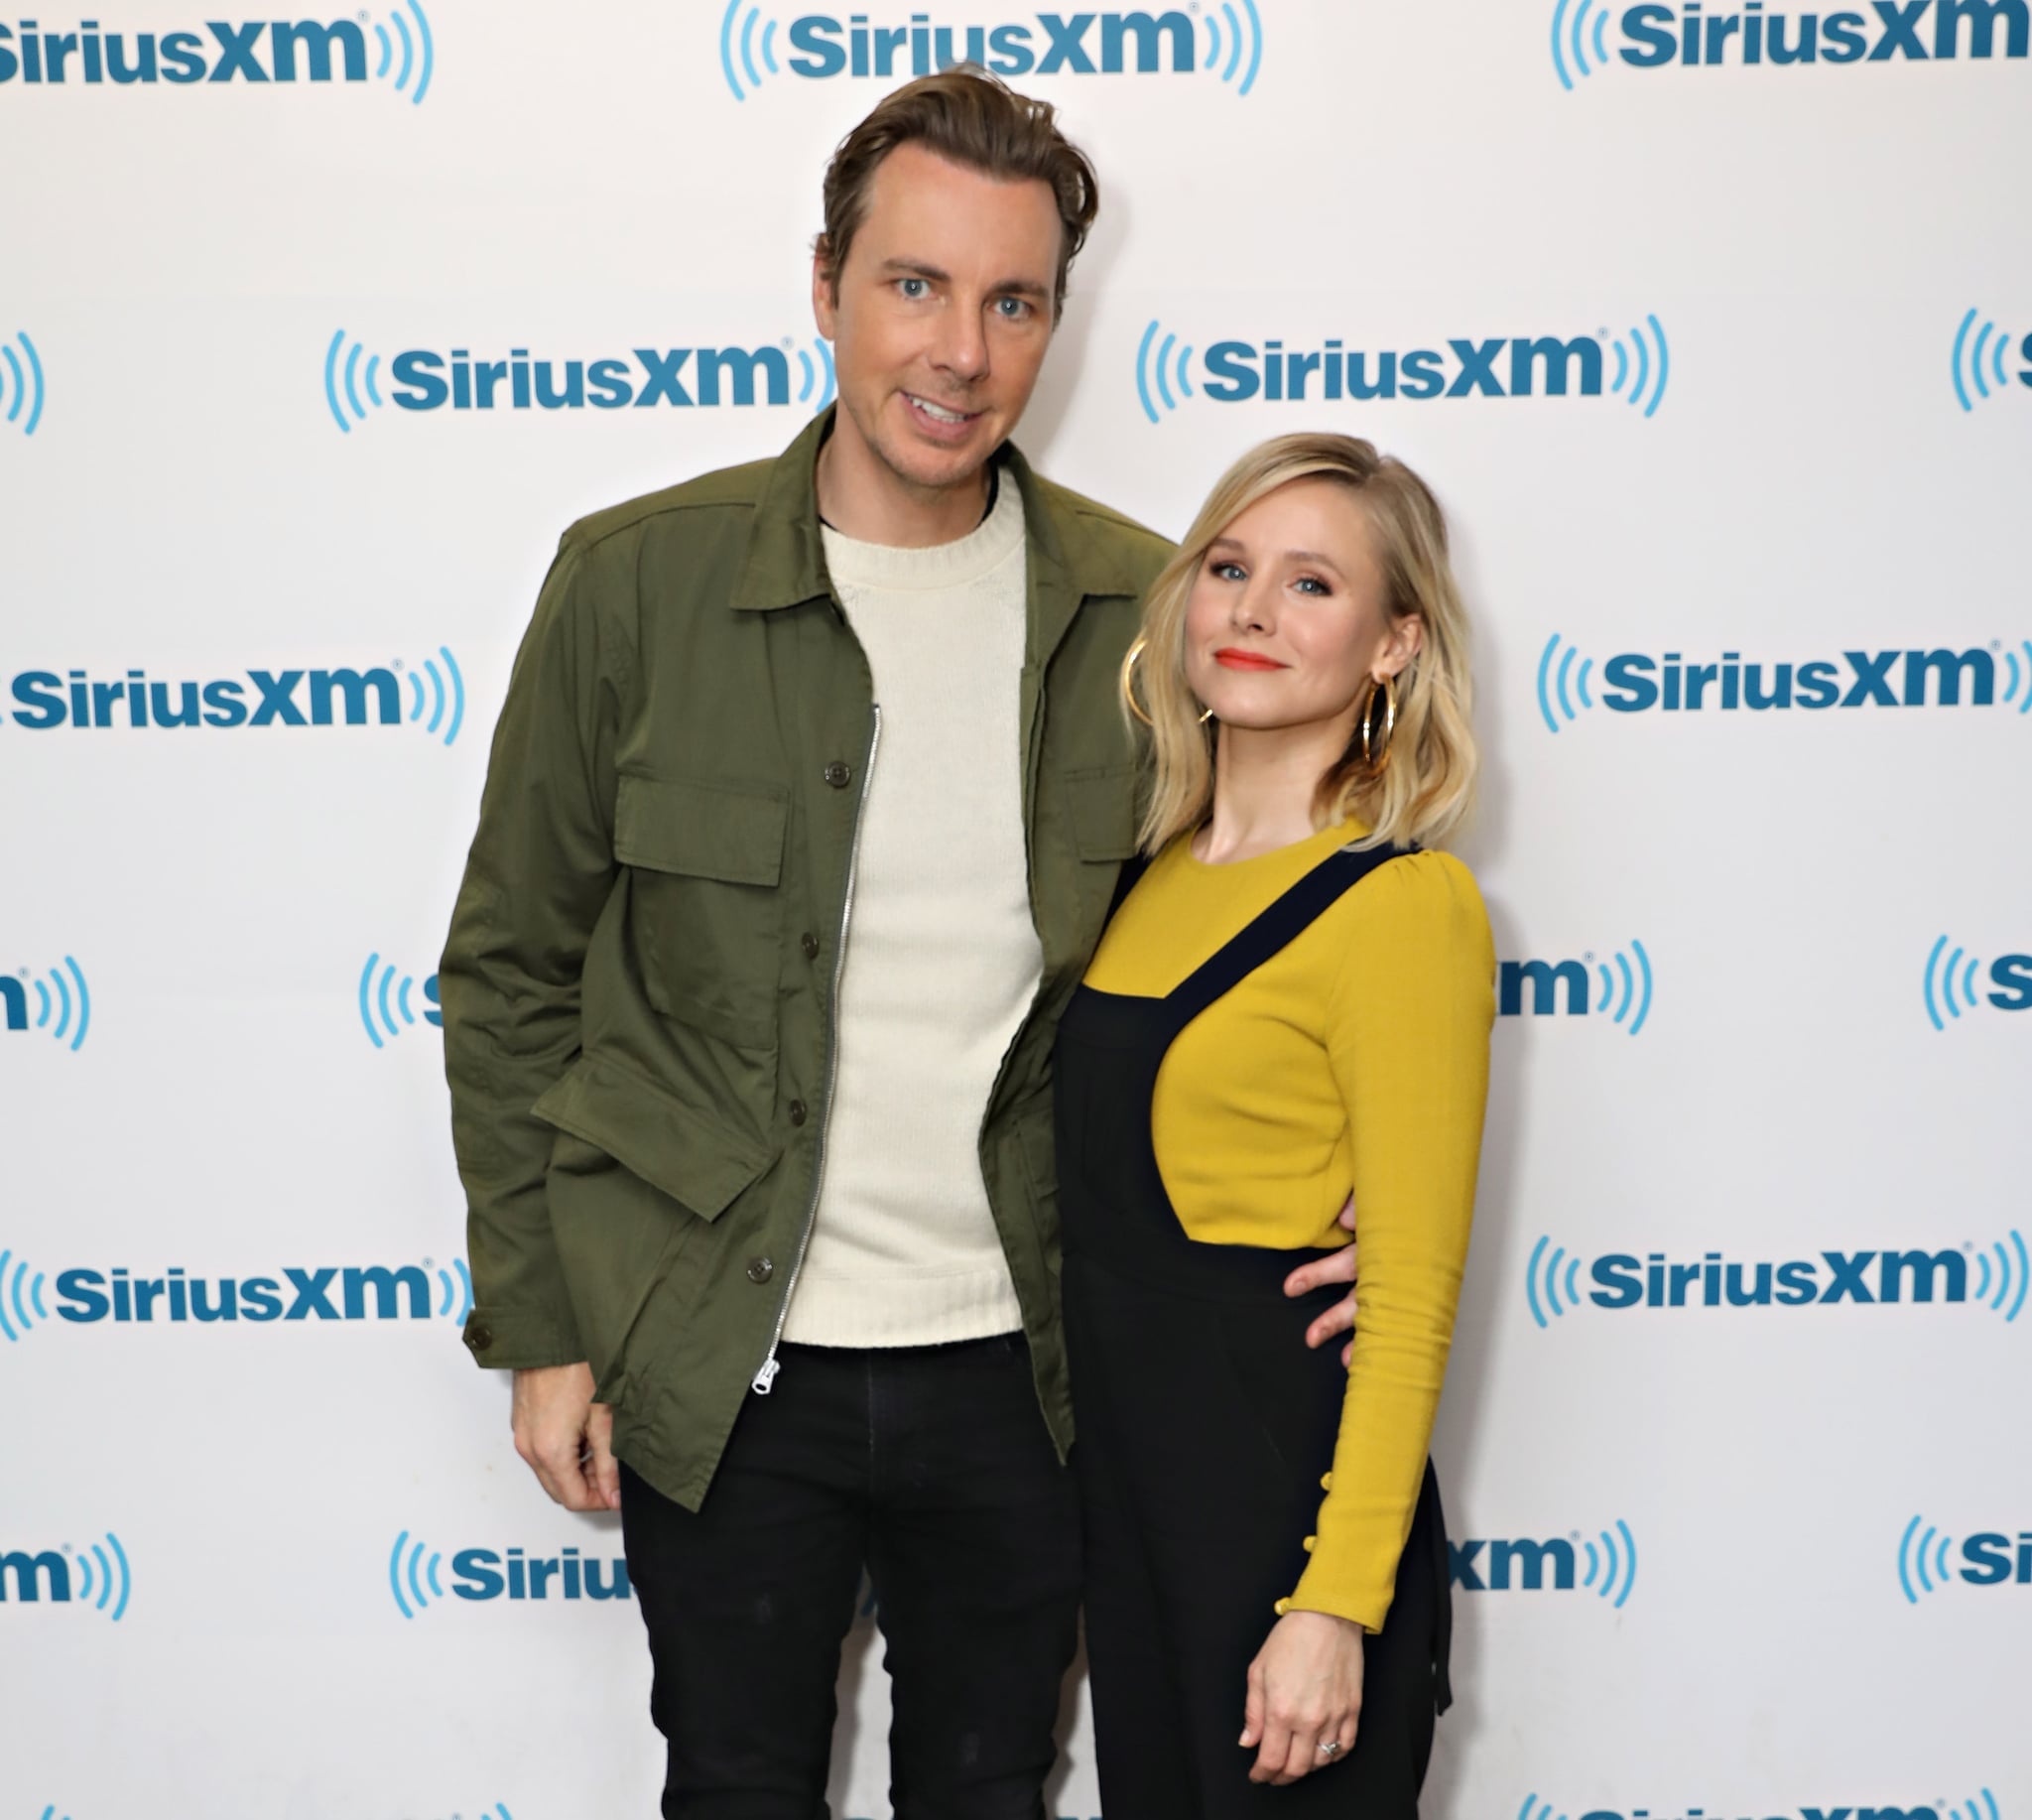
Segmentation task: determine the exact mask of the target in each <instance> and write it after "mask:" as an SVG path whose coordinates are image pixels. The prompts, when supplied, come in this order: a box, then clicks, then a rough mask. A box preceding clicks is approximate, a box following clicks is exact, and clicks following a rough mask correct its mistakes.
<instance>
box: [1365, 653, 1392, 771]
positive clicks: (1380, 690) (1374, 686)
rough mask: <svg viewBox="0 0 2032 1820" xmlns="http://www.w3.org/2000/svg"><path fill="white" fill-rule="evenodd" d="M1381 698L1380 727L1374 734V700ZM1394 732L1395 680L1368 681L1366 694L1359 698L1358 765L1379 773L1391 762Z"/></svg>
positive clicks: (1372, 679) (1375, 678) (1380, 678)
mask: <svg viewBox="0 0 2032 1820" xmlns="http://www.w3.org/2000/svg"><path fill="white" fill-rule="evenodd" d="M1378 695H1381V696H1382V698H1383V727H1382V732H1381V734H1380V735H1379V734H1378V733H1377V731H1376V726H1375V717H1376V697H1377V696H1378ZM1396 731H1397V683H1396V679H1395V678H1394V677H1387V676H1385V677H1373V676H1372V677H1370V678H1369V692H1368V694H1367V695H1366V696H1364V697H1363V698H1362V704H1361V715H1360V716H1359V717H1358V718H1357V719H1356V721H1355V733H1356V735H1357V736H1358V737H1359V738H1360V740H1361V761H1362V763H1363V764H1365V765H1366V766H1368V768H1369V769H1370V770H1371V771H1376V772H1380V771H1381V770H1382V768H1383V767H1384V766H1385V765H1386V764H1388V763H1389V762H1390V740H1391V738H1392V736H1393V735H1394V734H1395V733H1396Z"/></svg>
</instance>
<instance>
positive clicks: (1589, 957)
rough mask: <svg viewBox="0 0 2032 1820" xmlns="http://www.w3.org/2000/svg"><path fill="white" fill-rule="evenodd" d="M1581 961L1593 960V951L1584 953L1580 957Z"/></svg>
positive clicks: (1589, 950)
mask: <svg viewBox="0 0 2032 1820" xmlns="http://www.w3.org/2000/svg"><path fill="white" fill-rule="evenodd" d="M1581 959H1582V960H1584V961H1591V960H1593V959H1594V950H1593V949H1591V948H1590V949H1588V951H1587V952H1586V953H1585V954H1584V955H1582V957H1581Z"/></svg>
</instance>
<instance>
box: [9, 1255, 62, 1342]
mask: <svg viewBox="0 0 2032 1820" xmlns="http://www.w3.org/2000/svg"><path fill="white" fill-rule="evenodd" d="M10 1265H11V1266H12V1274H11V1275H10V1274H9V1266H10ZM43 1282H44V1276H43V1273H42V1271H40V1270H38V1271H37V1272H36V1273H35V1274H34V1275H33V1276H31V1275H30V1274H29V1266H28V1263H27V1261H26V1260H25V1259H23V1258H19V1257H16V1256H15V1255H14V1252H13V1251H12V1250H11V1249H0V1336H4V1337H5V1338H6V1340H7V1343H8V1344H9V1345H10V1346H12V1345H13V1344H14V1343H15V1342H16V1341H18V1340H22V1339H25V1338H26V1337H27V1335H28V1333H29V1330H30V1329H31V1328H33V1327H34V1326H35V1324H36V1323H37V1322H38V1321H47V1320H48V1319H49V1318H50V1311H49V1309H48V1308H47V1307H46V1306H45V1305H44V1303H43Z"/></svg>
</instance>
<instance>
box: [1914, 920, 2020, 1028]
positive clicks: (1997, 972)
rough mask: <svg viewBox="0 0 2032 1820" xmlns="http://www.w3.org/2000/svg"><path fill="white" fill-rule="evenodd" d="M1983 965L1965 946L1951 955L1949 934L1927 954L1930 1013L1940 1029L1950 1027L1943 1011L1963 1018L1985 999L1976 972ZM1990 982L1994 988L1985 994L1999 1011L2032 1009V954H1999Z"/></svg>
mask: <svg viewBox="0 0 2032 1820" xmlns="http://www.w3.org/2000/svg"><path fill="white" fill-rule="evenodd" d="M1965 957H1966V958H1965ZM1981 965H1982V963H1981V962H1980V961H1978V960H1977V959H1976V958H1975V957H1974V956H1973V955H1971V954H1968V953H1967V951H1966V950H1964V949H1962V948H1959V947H1958V948H1957V949H1956V950H1955V951H1954V952H1953V953H1952V954H1950V953H1949V952H1948V938H1947V937H1946V936H1942V937H1941V938H1940V939H1939V940H1938V941H1937V942H1935V943H1934V945H1933V948H1932V949H1931V950H1930V951H1929V953H1928V954H1927V957H1926V1014H1927V1016H1928V1017H1930V1018H1932V1019H1933V1027H1934V1028H1935V1029H1936V1030H1945V1029H1946V1028H1947V1027H1948V1026H1947V1024H1946V1023H1945V1022H1944V1021H1943V1020H1942V1017H1941V1012H1942V1011H1943V1010H1946V1012H1947V1014H1948V1016H1949V1017H1952V1018H1955V1019H1958V1020H1959V1019H1960V1018H1961V1016H1962V1015H1963V1013H1964V1012H1965V1011H1972V1010H1974V1009H1975V1007H1976V1006H1977V1005H1978V1004H1979V1003H1980V1002H1981V999H1978V998H1977V997H1976V995H1975V972H1976V969H1977V968H1979V967H1980V966H1981ZM1989 983H1990V986H1991V988H1992V989H1991V990H1990V991H1989V992H1987V993H1985V994H1984V995H1983V996H1984V997H1986V998H1987V999H1988V1001H1989V1002H1990V1003H1991V1004H1993V1005H1995V1006H1996V1008H1997V1009H1998V1010H1999V1011H2028V1010H2032V955H1998V956H1997V958H1996V959H1995V960H1994V961H1992V962H1991V963H1990V964H1989Z"/></svg>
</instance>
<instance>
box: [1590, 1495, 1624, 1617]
mask: <svg viewBox="0 0 2032 1820" xmlns="http://www.w3.org/2000/svg"><path fill="white" fill-rule="evenodd" d="M1596 1533H1597V1534H1599V1536H1600V1537H1601V1547H1600V1550H1599V1551H1598V1552H1597V1551H1596V1549H1595V1546H1594V1544H1593V1543H1592V1542H1588V1543H1585V1544H1583V1546H1584V1547H1586V1549H1587V1551H1588V1573H1587V1577H1586V1578H1585V1579H1583V1580H1582V1582H1581V1584H1582V1585H1583V1586H1591V1587H1594V1594H1595V1597H1596V1598H1597V1599H1607V1600H1611V1601H1612V1602H1613V1603H1614V1605H1615V1609H1616V1610H1617V1611H1618V1612H1620V1611H1621V1610H1622V1609H1623V1606H1624V1604H1625V1603H1626V1602H1627V1601H1628V1599H1629V1596H1630V1589H1631V1588H1632V1587H1634V1586H1635V1585H1636V1584H1637V1541H1636V1537H1634V1536H1633V1535H1631V1534H1630V1526H1629V1524H1628V1523H1626V1522H1624V1521H1623V1520H1622V1518H1621V1517H1617V1518H1616V1520H1615V1532H1614V1534H1610V1532H1609V1531H1608V1530H1606V1529H1602V1530H1599V1531H1597V1532H1596ZM1617 1536H1620V1537H1621V1538H1622V1546H1621V1548H1620V1549H1618V1548H1617V1546H1616V1537H1617ZM1597 1572H1598V1573H1599V1575H1600V1581H1601V1584H1600V1585H1598V1586H1596V1585H1595V1577H1596V1574H1597Z"/></svg>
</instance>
